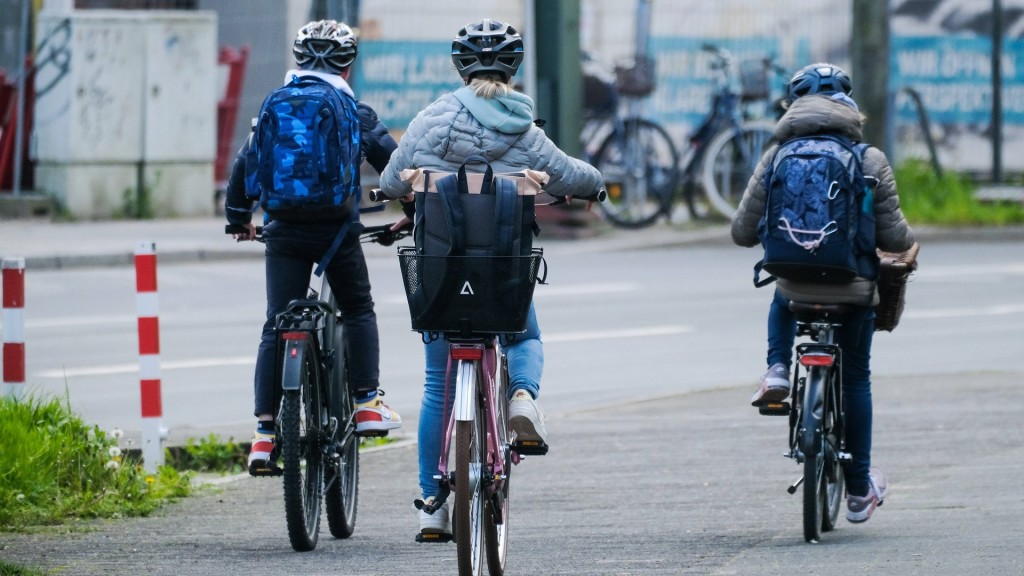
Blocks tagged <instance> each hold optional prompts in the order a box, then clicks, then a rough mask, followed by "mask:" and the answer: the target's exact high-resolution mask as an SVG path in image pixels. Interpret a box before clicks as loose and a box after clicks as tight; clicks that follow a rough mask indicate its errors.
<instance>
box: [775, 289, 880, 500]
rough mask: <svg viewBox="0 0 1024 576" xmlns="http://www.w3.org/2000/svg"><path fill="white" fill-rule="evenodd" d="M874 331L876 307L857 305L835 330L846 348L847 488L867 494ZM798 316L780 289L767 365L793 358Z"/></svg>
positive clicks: (841, 343) (844, 380)
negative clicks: (850, 457)
mask: <svg viewBox="0 0 1024 576" xmlns="http://www.w3.org/2000/svg"><path fill="white" fill-rule="evenodd" d="M874 333H875V309H874V308H872V307H870V306H855V307H854V312H853V313H852V314H851V315H850V316H849V317H848V318H846V319H845V320H844V321H843V325H842V327H840V328H839V329H838V330H837V331H836V344H838V345H839V348H840V349H841V350H842V351H843V359H842V363H843V408H844V410H845V412H846V449H847V451H848V452H849V453H850V456H852V458H853V461H852V462H849V463H848V464H847V465H846V467H845V468H844V475H845V477H846V489H847V490H848V491H849V492H850V493H851V494H854V495H857V496H864V495H865V494H867V491H868V471H869V469H870V468H871V421H872V416H873V412H872V402H871V341H872V338H873V336H874ZM795 340H796V318H795V317H794V315H793V313H792V312H790V311H789V302H788V301H787V300H786V298H784V297H783V296H782V295H781V294H780V293H779V291H778V290H776V291H775V297H774V299H773V300H772V304H771V308H770V309H769V311H768V365H769V366H771V365H772V364H774V363H777V362H781V363H783V364H785V365H786V366H787V367H789V366H790V364H791V363H792V359H793V345H794V341H795Z"/></svg>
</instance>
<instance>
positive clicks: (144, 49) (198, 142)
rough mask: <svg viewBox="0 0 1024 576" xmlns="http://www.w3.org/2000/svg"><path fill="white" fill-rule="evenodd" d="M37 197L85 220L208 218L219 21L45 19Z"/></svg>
mask: <svg viewBox="0 0 1024 576" xmlns="http://www.w3.org/2000/svg"><path fill="white" fill-rule="evenodd" d="M37 47H38V49H37V51H38V54H39V61H40V66H39V68H38V71H37V76H36V109H35V135H34V147H33V151H34V157H35V159H36V162H37V163H36V188H37V190H38V191H40V192H43V193H46V194H49V195H51V196H53V197H54V198H55V199H57V201H58V202H59V203H60V204H61V205H62V206H63V207H65V208H66V209H67V210H68V211H69V212H70V213H71V214H73V215H74V216H76V217H79V218H86V219H90V218H109V217H111V216H118V215H120V214H122V213H124V212H125V211H126V209H127V208H128V207H129V206H130V205H131V204H132V203H134V202H139V192H140V190H139V184H140V183H141V187H142V191H143V193H145V194H147V195H148V202H149V206H150V208H151V210H152V214H153V215H154V216H198V215H207V214H213V210H214V206H213V159H214V156H215V153H216V150H215V148H216V136H215V131H216V102H217V99H218V95H217V94H216V93H215V92H216V86H217V82H216V73H217V70H216V15H215V14H214V13H213V12H183V11H166V12H165V11H107V10H86V11H72V12H71V13H62V12H50V11H44V12H42V13H41V14H40V16H39V24H38V32H37Z"/></svg>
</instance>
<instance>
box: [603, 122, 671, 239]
mask: <svg viewBox="0 0 1024 576" xmlns="http://www.w3.org/2000/svg"><path fill="white" fill-rule="evenodd" d="M639 155H642V157H643V159H642V160H640V159H638V158H637V156H639ZM593 164H594V166H595V167H596V168H597V169H598V170H600V171H601V175H602V176H603V177H604V181H605V191H606V192H607V194H608V197H607V199H606V200H605V201H604V202H601V203H599V204H598V205H599V206H600V207H601V212H602V213H603V214H604V216H605V217H606V218H607V219H608V220H609V221H610V222H611V223H612V224H614V225H615V226H618V227H620V228H644V227H647V226H650V225H651V224H653V223H654V222H655V221H656V220H657V219H658V217H659V216H661V215H663V214H667V213H668V212H669V210H670V209H671V207H672V202H673V196H674V194H675V188H676V185H677V183H678V176H679V175H678V166H679V152H678V151H677V150H676V147H675V144H673V143H672V138H671V137H670V136H669V134H668V132H666V131H665V129H664V128H663V127H662V126H661V125H659V124H656V123H655V122H652V121H650V120H647V119H644V118H626V119H625V120H624V121H623V127H622V131H621V132H619V131H617V130H613V131H612V132H611V133H609V134H608V135H607V136H606V137H605V139H604V141H603V142H602V143H601V146H600V147H598V149H597V154H596V155H595V157H594V161H593ZM631 167H632V168H631Z"/></svg>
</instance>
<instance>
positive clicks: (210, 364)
mask: <svg viewBox="0 0 1024 576" xmlns="http://www.w3.org/2000/svg"><path fill="white" fill-rule="evenodd" d="M255 363H256V357H255V356H237V357H234V358H197V359H195V360H178V361H176V362H175V361H165V362H162V363H161V364H160V370H162V371H166V370H183V369H190V368H214V367H217V366H245V365H247V364H255ZM138 371H139V365H138V364H110V365H107V366H88V367H84V368H68V369H59V370H43V371H42V372H38V373H36V376H37V377H39V378H65V377H78V376H107V375H110V374H131V373H133V372H138Z"/></svg>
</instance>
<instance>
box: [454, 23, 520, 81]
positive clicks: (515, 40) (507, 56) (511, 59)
mask: <svg viewBox="0 0 1024 576" xmlns="http://www.w3.org/2000/svg"><path fill="white" fill-rule="evenodd" d="M452 62H454V63H455V69H456V70H458V71H459V76H462V78H463V80H466V81H469V80H471V79H472V78H473V76H475V75H477V74H481V73H487V72H491V73H497V74H500V75H501V76H502V77H503V78H504V79H505V80H506V81H508V80H510V79H511V78H512V76H515V73H516V70H519V65H520V64H522V63H523V38H522V37H521V36H520V35H519V32H517V31H516V29H515V28H513V27H511V26H509V25H508V24H505V23H503V22H498V21H497V20H490V19H486V20H481V21H479V22H474V23H471V24H466V25H465V26H463V27H462V29H460V30H459V33H458V34H456V36H455V40H453V41H452Z"/></svg>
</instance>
